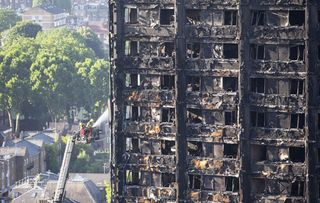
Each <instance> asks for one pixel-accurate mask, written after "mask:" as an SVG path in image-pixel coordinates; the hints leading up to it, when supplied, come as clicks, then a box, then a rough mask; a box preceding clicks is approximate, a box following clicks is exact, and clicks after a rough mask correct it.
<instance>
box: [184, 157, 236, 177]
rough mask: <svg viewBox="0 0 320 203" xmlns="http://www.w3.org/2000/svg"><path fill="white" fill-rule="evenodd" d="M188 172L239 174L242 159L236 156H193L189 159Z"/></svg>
mask: <svg viewBox="0 0 320 203" xmlns="http://www.w3.org/2000/svg"><path fill="white" fill-rule="evenodd" d="M187 161H188V173H196V174H203V175H215V176H238V175H239V172H240V171H239V170H240V161H239V160H237V159H234V158H219V159H218V158H217V159H213V158H203V157H197V158H195V157H191V156H189V157H188V159H187Z"/></svg>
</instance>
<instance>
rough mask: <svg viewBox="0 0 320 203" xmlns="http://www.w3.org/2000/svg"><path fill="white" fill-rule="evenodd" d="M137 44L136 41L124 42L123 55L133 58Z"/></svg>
mask: <svg viewBox="0 0 320 203" xmlns="http://www.w3.org/2000/svg"><path fill="white" fill-rule="evenodd" d="M138 50H139V49H138V42H137V41H126V42H125V55H127V56H135V55H137V54H138Z"/></svg>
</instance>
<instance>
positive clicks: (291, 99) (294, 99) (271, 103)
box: [249, 93, 306, 111]
mask: <svg viewBox="0 0 320 203" xmlns="http://www.w3.org/2000/svg"><path fill="white" fill-rule="evenodd" d="M249 100H250V103H251V104H254V106H261V107H268V108H270V109H271V108H272V109H275V110H285V111H293V110H295V111H296V110H300V111H303V110H304V107H305V106H306V98H305V97H304V96H303V95H301V96H297V95H292V96H282V95H277V94H260V93H251V94H250V96H249Z"/></svg>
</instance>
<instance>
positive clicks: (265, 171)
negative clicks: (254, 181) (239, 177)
mask: <svg viewBox="0 0 320 203" xmlns="http://www.w3.org/2000/svg"><path fill="white" fill-rule="evenodd" d="M252 172H253V173H254V174H255V175H258V176H262V177H264V178H275V179H290V178H292V177H298V176H300V177H304V176H305V175H306V165H305V164H304V163H293V162H291V163H290V162H269V161H261V162H257V163H255V164H253V166H252Z"/></svg>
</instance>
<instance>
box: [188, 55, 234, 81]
mask: <svg viewBox="0 0 320 203" xmlns="http://www.w3.org/2000/svg"><path fill="white" fill-rule="evenodd" d="M185 69H186V70H192V71H195V70H196V71H213V72H214V73H215V74H217V75H221V76H224V75H228V76H230V77H231V76H232V75H233V76H237V71H239V62H238V60H236V59H197V58H195V59H187V60H186V68H185Z"/></svg>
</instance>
